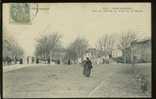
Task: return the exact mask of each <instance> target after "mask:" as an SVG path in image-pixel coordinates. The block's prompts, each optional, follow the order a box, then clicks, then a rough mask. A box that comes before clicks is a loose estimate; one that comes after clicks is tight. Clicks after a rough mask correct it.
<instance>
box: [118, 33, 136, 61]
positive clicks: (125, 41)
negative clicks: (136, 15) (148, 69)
mask: <svg viewBox="0 0 156 99" xmlns="http://www.w3.org/2000/svg"><path fill="white" fill-rule="evenodd" d="M136 39H137V35H136V33H135V32H127V33H122V35H121V38H120V41H119V48H120V49H121V50H122V53H123V57H124V63H126V60H127V58H128V57H129V56H130V50H128V49H129V47H131V43H132V42H135V41H136Z"/></svg>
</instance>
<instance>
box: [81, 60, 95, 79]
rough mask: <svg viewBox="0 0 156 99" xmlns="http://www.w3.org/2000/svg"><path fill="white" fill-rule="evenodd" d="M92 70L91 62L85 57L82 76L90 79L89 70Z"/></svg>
mask: <svg viewBox="0 0 156 99" xmlns="http://www.w3.org/2000/svg"><path fill="white" fill-rule="evenodd" d="M92 68H93V66H92V62H91V60H90V59H89V58H88V57H87V59H86V61H85V63H84V70H83V74H84V75H85V76H86V77H90V74H91V69H92Z"/></svg>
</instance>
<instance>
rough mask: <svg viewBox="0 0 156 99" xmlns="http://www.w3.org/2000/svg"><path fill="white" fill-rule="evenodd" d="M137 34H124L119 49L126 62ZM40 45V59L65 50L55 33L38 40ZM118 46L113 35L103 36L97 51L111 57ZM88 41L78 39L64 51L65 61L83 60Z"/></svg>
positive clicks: (38, 51) (37, 51)
mask: <svg viewBox="0 0 156 99" xmlns="http://www.w3.org/2000/svg"><path fill="white" fill-rule="evenodd" d="M136 37H137V36H136V34H135V33H133V32H127V33H122V35H121V37H120V39H119V44H118V48H119V49H120V50H121V51H122V53H123V55H124V56H123V57H124V60H125V62H126V58H127V56H128V55H129V54H127V51H126V49H127V48H128V47H130V45H131V43H132V42H133V41H135V40H136ZM37 42H38V44H37V46H36V52H35V54H36V56H38V57H45V58H48V57H51V58H55V53H58V51H61V49H64V48H63V46H62V45H61V35H59V34H57V33H53V34H51V35H47V36H43V37H42V38H40V39H38V41H37ZM115 45H116V40H115V39H114V38H113V35H108V34H106V35H103V36H102V37H101V38H100V39H99V40H98V41H97V44H96V49H98V50H100V51H101V52H102V53H100V55H111V53H112V50H113V48H114V46H115ZM88 47H89V44H88V41H87V40H86V39H84V38H80V37H78V38H76V39H75V40H74V41H73V42H72V43H71V44H70V45H69V46H68V48H66V49H65V50H64V52H65V55H64V56H65V59H72V60H73V61H75V60H77V59H78V58H82V57H83V55H84V54H85V51H86V50H87V49H88Z"/></svg>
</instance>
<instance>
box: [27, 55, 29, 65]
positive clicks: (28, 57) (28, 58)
mask: <svg viewBox="0 0 156 99" xmlns="http://www.w3.org/2000/svg"><path fill="white" fill-rule="evenodd" d="M27 64H29V56H28V57H27Z"/></svg>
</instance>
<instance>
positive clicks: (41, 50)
mask: <svg viewBox="0 0 156 99" xmlns="http://www.w3.org/2000/svg"><path fill="white" fill-rule="evenodd" d="M60 39H61V36H60V35H58V34H57V33H53V34H50V35H46V36H43V37H42V38H40V39H38V40H37V42H38V44H37V46H36V51H35V55H36V56H39V57H45V58H47V57H50V56H53V55H54V54H55V53H56V52H57V50H58V49H60V48H61V41H60Z"/></svg>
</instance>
